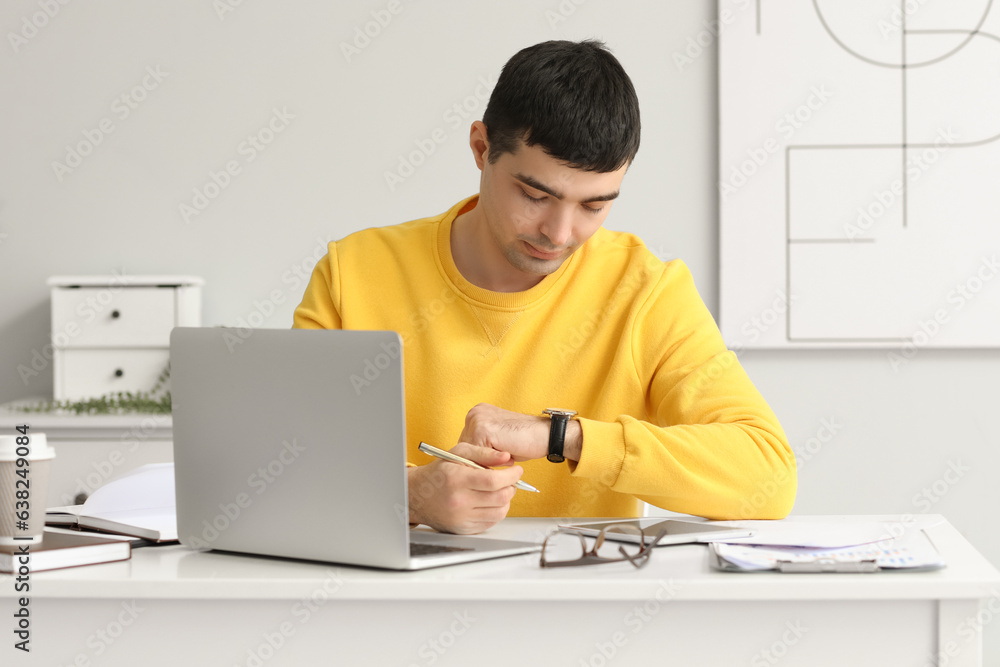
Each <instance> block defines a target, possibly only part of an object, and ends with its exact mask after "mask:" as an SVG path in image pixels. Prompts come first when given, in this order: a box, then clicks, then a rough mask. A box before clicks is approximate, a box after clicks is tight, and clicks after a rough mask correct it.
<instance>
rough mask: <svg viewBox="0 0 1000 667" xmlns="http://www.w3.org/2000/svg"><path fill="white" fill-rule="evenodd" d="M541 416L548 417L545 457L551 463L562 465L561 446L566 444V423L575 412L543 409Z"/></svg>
mask: <svg viewBox="0 0 1000 667" xmlns="http://www.w3.org/2000/svg"><path fill="white" fill-rule="evenodd" d="M542 413H543V414H546V415H548V416H549V421H551V422H552V423H551V424H550V425H549V455H548V456H546V457H545V458H547V459H548V460H549V461H551V462H552V463H562V462H563V461H565V460H566V457H564V456H563V445H565V444H566V423H567V422H569V420H570V419H572V418H573V416H574V415H575V414H576V410H560V409H558V408H545V409H544V410H542Z"/></svg>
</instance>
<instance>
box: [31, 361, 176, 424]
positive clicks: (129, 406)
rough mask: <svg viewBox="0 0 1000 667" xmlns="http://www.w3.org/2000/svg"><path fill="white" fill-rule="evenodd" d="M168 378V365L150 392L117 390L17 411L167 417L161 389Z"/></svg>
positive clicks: (167, 394)
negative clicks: (157, 415) (163, 415)
mask: <svg viewBox="0 0 1000 667" xmlns="http://www.w3.org/2000/svg"><path fill="white" fill-rule="evenodd" d="M169 378H170V366H169V365H168V366H167V367H166V368H165V369H163V372H162V373H160V376H159V377H158V378H157V379H156V384H155V385H153V388H152V389H150V390H149V391H139V392H131V391H119V392H115V393H111V394H105V395H104V396H98V397H97V398H84V399H80V400H75V401H56V400H52V401H41V402H39V403H35V404H33V405H22V406H18V407H17V408H16V409H17V410H20V411H21V412H72V413H74V414H77V415H108V414H127V413H133V412H134V413H140V414H167V415H168V414H170V405H171V403H170V391H169V390H165V389H164V384H165V383H166V381H167V379H169Z"/></svg>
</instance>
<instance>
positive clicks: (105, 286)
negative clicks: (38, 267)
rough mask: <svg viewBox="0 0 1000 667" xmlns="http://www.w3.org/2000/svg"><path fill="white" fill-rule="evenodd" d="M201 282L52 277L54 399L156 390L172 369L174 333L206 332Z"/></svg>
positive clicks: (175, 278)
mask: <svg viewBox="0 0 1000 667" xmlns="http://www.w3.org/2000/svg"><path fill="white" fill-rule="evenodd" d="M202 283H203V281H202V279H201V278H197V277H194V276H125V275H110V276H53V277H52V278H50V279H49V281H48V284H49V286H50V287H51V288H52V347H53V374H54V377H53V397H54V398H55V399H56V400H79V399H87V398H96V397H98V396H101V395H104V394H108V393H114V392H119V391H131V392H139V391H149V390H150V389H152V388H153V386H154V385H155V383H156V380H157V378H158V377H159V375H160V373H161V372H163V370H164V369H165V368H166V367H167V363H168V361H169V353H170V330H171V329H173V328H174V327H175V326H188V327H196V326H201V285H202Z"/></svg>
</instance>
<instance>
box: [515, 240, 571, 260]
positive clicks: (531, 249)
mask: <svg viewBox="0 0 1000 667" xmlns="http://www.w3.org/2000/svg"><path fill="white" fill-rule="evenodd" d="M522 243H524V247H525V249H527V251H528V254H529V255H532V256H534V257H537V258H538V259H558V258H559V257H561V256H562V254H563V252H565V251H560V252H545V251H544V250H539V249H538V248H536V247H535V246H533V245H531V244H530V243H528V242H527V241H522Z"/></svg>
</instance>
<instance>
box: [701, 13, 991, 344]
mask: <svg viewBox="0 0 1000 667" xmlns="http://www.w3.org/2000/svg"><path fill="white" fill-rule="evenodd" d="M998 14H1000V8H997V7H994V3H993V0H794V1H789V2H769V1H768V0H721V1H720V3H719V31H720V35H719V87H720V88H719V109H720V139H719V179H718V189H719V202H720V273H721V275H720V291H721V295H720V297H721V298H720V318H719V319H720V326H721V328H722V332H723V335H724V337H725V339H726V342H727V343H728V344H729V345H730V347H732V348H734V349H740V348H755V347H756V348H811V347H882V348H897V349H900V350H908V351H910V352H912V351H915V350H918V349H920V348H923V347H928V348H934V347H937V348H948V347H998V346H1000V275H998V274H1000V16H998Z"/></svg>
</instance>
